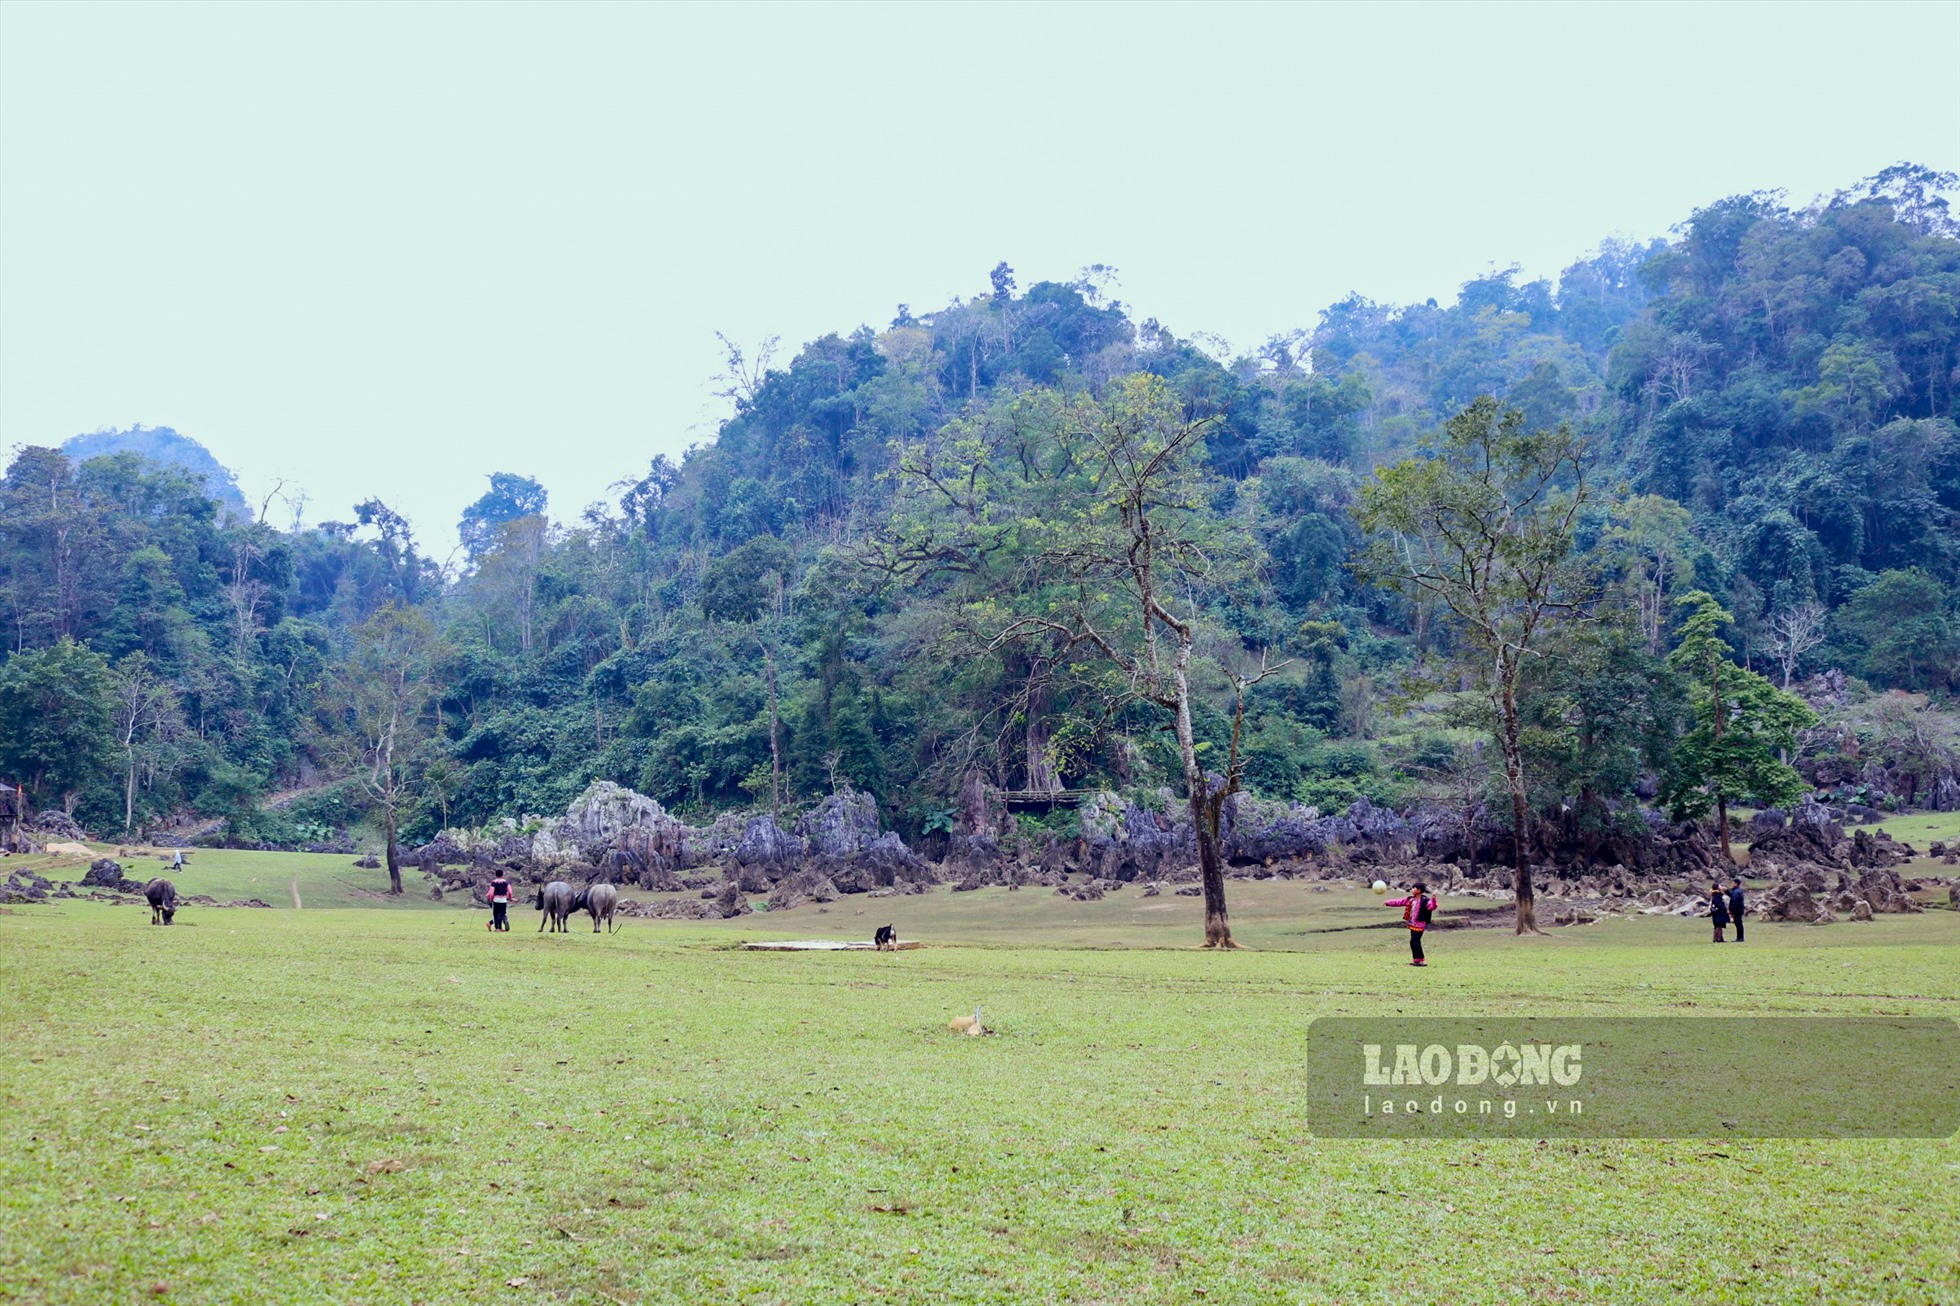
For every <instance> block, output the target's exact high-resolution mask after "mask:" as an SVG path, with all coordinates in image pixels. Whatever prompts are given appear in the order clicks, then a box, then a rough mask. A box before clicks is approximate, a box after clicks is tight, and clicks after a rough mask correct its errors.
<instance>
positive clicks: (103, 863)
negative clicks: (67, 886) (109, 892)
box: [82, 857, 123, 889]
mask: <svg viewBox="0 0 1960 1306" xmlns="http://www.w3.org/2000/svg"><path fill="white" fill-rule="evenodd" d="M122 880H123V868H122V864H121V863H120V862H117V861H115V860H113V859H112V858H108V857H98V858H96V859H95V860H94V861H92V862H90V863H89V866H88V870H87V872H86V873H84V874H83V876H82V885H83V887H84V888H91V889H113V888H115V887H116V886H117V885H119V884H121V883H122Z"/></svg>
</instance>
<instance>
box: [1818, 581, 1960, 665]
mask: <svg viewBox="0 0 1960 1306" xmlns="http://www.w3.org/2000/svg"><path fill="white" fill-rule="evenodd" d="M1951 605H1952V590H1951V589H1950V588H1949V587H1947V586H1945V585H1942V584H1941V583H1940V582H1939V581H1938V580H1937V579H1935V578H1934V577H1933V576H1932V575H1931V574H1930V573H1928V572H1926V571H1923V570H1921V569H1919V568H1916V567H1915V568H1913V569H1911V570H1909V571H1885V572H1880V573H1879V574H1878V576H1877V577H1876V578H1874V579H1873V580H1872V582H1871V583H1870V584H1868V585H1866V586H1864V587H1863V588H1862V589H1860V590H1859V591H1858V592H1857V593H1855V594H1853V595H1852V596H1851V597H1850V598H1849V599H1848V600H1846V601H1845V603H1844V605H1843V606H1842V607H1840V608H1839V609H1838V611H1837V625H1838V629H1839V630H1840V631H1841V632H1842V633H1843V635H1844V637H1845V638H1846V640H1847V642H1848V643H1850V644H1851V645H1852V647H1853V648H1854V649H1855V650H1856V652H1857V657H1858V663H1859V666H1860V668H1861V669H1862V670H1863V671H1864V672H1865V674H1866V675H1867V676H1869V677H1870V678H1871V679H1873V680H1877V681H1881V682H1883V683H1885V684H1889V685H1896V686H1897V687H1899V688H1900V689H1925V688H1933V687H1938V686H1942V685H1944V684H1946V683H1947V682H1948V681H1949V680H1950V679H1951V678H1952V676H1953V673H1954V669H1955V666H1956V664H1960V636H1956V634H1955V629H1954V621H1953V618H1952V616H1951V615H1950V613H1949V608H1950V607H1951Z"/></svg>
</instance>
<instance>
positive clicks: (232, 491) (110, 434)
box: [61, 426, 252, 519]
mask: <svg viewBox="0 0 1960 1306" xmlns="http://www.w3.org/2000/svg"><path fill="white" fill-rule="evenodd" d="M61 451H62V452H63V453H65V454H67V455H68V456H69V458H71V459H72V460H74V461H75V462H78V463H79V462H81V461H83V460H84V459H87V458H100V457H101V456H102V455H104V454H111V453H133V454H141V455H142V456H143V457H145V458H148V459H149V460H150V461H151V462H156V463H162V464H164V465H165V466H167V467H180V468H182V469H183V470H184V471H187V472H190V473H191V474H192V475H195V476H201V477H203V478H204V488H205V491H206V493H208V494H209V495H210V496H211V497H212V498H214V499H216V500H217V501H218V502H219V503H220V504H222V505H223V506H224V508H225V510H226V511H228V512H231V513H235V514H237V515H238V516H239V517H241V518H248V519H249V518H250V517H251V515H252V511H251V509H249V508H247V507H246V506H245V496H244V495H243V494H241V493H239V490H238V478H237V477H236V476H233V475H232V473H231V469H230V468H229V467H226V466H225V465H224V464H223V463H221V462H219V461H218V460H217V459H216V458H213V457H212V456H211V451H210V450H209V449H206V448H205V447H204V446H203V445H201V444H199V443H198V442H197V441H195V440H193V439H191V438H190V437H189V436H188V435H180V434H178V433H177V432H176V431H173V430H171V429H170V428H169V427H167V426H132V427H130V428H129V429H128V430H127V431H93V432H90V433H89V434H87V435H77V436H74V437H73V438H71V439H68V440H65V441H63V442H62V445H61Z"/></svg>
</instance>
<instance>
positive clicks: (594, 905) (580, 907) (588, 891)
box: [572, 884, 619, 934]
mask: <svg viewBox="0 0 1960 1306" xmlns="http://www.w3.org/2000/svg"><path fill="white" fill-rule="evenodd" d="M618 906H619V890H618V889H615V888H613V887H612V885H610V884H593V885H588V886H586V887H585V888H583V889H580V890H579V894H578V898H577V899H576V900H575V901H574V902H573V903H572V910H573V911H589V912H591V913H592V932H593V933H594V934H597V933H598V932H599V922H600V921H602V920H603V921H604V922H605V923H606V933H608V934H611V933H612V932H613V929H614V926H613V911H614V909H616V908H617V907H618Z"/></svg>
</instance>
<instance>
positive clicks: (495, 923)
mask: <svg viewBox="0 0 1960 1306" xmlns="http://www.w3.org/2000/svg"><path fill="white" fill-rule="evenodd" d="M490 928H491V929H493V930H497V931H500V932H502V933H505V934H508V933H509V932H510V881H509V880H507V879H505V878H504V873H503V872H502V871H498V872H497V878H496V879H494V880H492V881H490Z"/></svg>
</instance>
